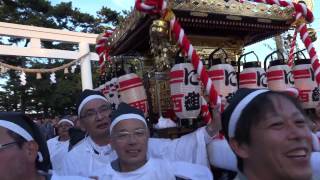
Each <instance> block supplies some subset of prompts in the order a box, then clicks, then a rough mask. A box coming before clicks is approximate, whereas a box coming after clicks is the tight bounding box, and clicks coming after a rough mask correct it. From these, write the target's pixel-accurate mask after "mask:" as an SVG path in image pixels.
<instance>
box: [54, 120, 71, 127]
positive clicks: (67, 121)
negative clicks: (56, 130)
mask: <svg viewBox="0 0 320 180" xmlns="http://www.w3.org/2000/svg"><path fill="white" fill-rule="evenodd" d="M64 122H66V123H69V124H71V125H72V126H74V124H73V122H72V121H70V120H69V119H61V120H60V121H59V122H58V125H60V124H61V123H64Z"/></svg>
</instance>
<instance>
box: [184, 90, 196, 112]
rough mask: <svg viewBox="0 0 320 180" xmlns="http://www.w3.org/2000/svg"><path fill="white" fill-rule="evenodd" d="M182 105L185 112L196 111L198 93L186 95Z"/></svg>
mask: <svg viewBox="0 0 320 180" xmlns="http://www.w3.org/2000/svg"><path fill="white" fill-rule="evenodd" d="M184 105H185V108H186V110H187V111H192V110H197V109H199V108H200V95H199V93H195V92H192V93H188V95H187V96H186V97H185V99H184Z"/></svg>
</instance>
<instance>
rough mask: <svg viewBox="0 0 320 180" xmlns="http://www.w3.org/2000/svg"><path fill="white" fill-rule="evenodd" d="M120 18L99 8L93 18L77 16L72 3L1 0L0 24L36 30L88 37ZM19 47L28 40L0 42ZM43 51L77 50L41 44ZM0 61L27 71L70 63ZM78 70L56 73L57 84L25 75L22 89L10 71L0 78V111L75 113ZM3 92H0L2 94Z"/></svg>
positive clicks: (47, 78) (54, 44)
mask: <svg viewBox="0 0 320 180" xmlns="http://www.w3.org/2000/svg"><path fill="white" fill-rule="evenodd" d="M122 19H123V16H122V15H121V13H119V12H116V11H113V10H111V9H109V8H107V7H101V10H100V11H98V12H97V15H96V16H93V15H91V14H87V13H83V12H80V10H79V9H78V8H74V7H73V6H72V2H62V3H60V4H57V5H52V4H51V3H50V2H49V1H47V0H15V1H13V0H0V21H1V22H8V23H16V24H24V25H33V26H38V27H47V28H55V29H67V30H70V31H80V32H88V33H102V32H103V30H104V29H106V28H111V26H115V25H117V24H118V23H119V22H120V21H121V20H122ZM12 43H19V44H21V43H22V44H23V45H24V46H27V45H28V43H29V40H28V39H21V38H12V37H11V38H9V39H4V38H3V37H2V38H1V39H0V44H12ZM42 45H43V46H44V47H45V48H57V49H68V50H76V49H77V46H75V45H73V44H66V43H53V42H42ZM0 61H5V62H6V63H8V64H11V65H15V66H21V67H28V68H52V67H57V66H61V65H62V64H64V63H67V62H69V61H70V60H59V59H44V58H25V57H5V56H1V57H0ZM96 68H97V67H96V63H93V71H92V72H94V74H93V77H95V78H97V77H98V75H97V73H96ZM79 72H80V70H79V69H78V70H77V71H76V73H74V74H71V73H69V74H64V72H63V71H62V72H56V78H57V84H51V83H50V80H49V74H42V79H36V75H35V74H27V85H25V86H21V85H20V79H19V72H16V71H13V70H9V71H8V72H6V73H2V74H0V78H2V79H7V81H6V83H4V84H0V111H22V112H27V113H39V114H43V115H44V116H54V115H65V114H70V113H72V112H73V111H74V110H75V104H76V101H77V99H78V95H79V93H80V92H81V80H80V73H79ZM0 81H1V80H0ZM1 89H2V90H1Z"/></svg>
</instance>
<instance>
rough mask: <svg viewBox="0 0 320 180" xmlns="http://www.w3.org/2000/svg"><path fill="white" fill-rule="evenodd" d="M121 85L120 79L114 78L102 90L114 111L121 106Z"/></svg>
mask: <svg viewBox="0 0 320 180" xmlns="http://www.w3.org/2000/svg"><path fill="white" fill-rule="evenodd" d="M118 90H119V83H118V78H116V77H115V78H112V79H111V80H110V81H108V82H106V83H105V87H104V88H102V89H101V92H102V93H103V94H104V95H105V96H106V98H107V100H108V102H110V103H111V104H112V108H113V109H117V108H118V105H119V104H120V102H121V101H120V99H119V98H120V95H119V92H118Z"/></svg>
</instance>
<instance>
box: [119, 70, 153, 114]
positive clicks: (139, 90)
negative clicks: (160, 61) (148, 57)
mask: <svg viewBox="0 0 320 180" xmlns="http://www.w3.org/2000/svg"><path fill="white" fill-rule="evenodd" d="M118 82H119V89H118V91H119V94H120V99H121V101H122V102H125V103H127V104H129V105H131V106H133V107H135V108H138V109H140V110H142V111H143V112H144V114H145V116H146V115H147V113H148V102H147V95H146V91H145V89H144V86H143V83H142V80H141V78H140V77H139V76H138V75H136V74H134V73H130V74H126V75H123V76H120V77H119V79H118Z"/></svg>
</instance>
